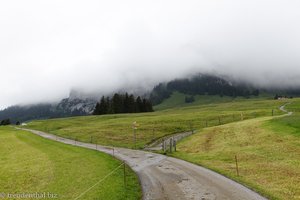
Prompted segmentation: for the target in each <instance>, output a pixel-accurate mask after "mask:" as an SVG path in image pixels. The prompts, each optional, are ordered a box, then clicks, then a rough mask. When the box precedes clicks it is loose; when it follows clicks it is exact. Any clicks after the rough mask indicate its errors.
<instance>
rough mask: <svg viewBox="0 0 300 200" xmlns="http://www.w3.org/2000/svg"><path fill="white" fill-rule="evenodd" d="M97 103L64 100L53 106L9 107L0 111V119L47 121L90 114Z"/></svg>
mask: <svg viewBox="0 0 300 200" xmlns="http://www.w3.org/2000/svg"><path fill="white" fill-rule="evenodd" d="M96 103H97V101H96V100H93V99H79V98H70V97H69V98H66V99H63V100H61V101H60V102H59V103H54V104H49V103H45V104H35V105H26V106H11V107H8V108H6V109H4V110H2V111H0V120H1V119H7V118H9V119H11V121H12V123H15V122H17V121H19V122H26V121H30V120H34V119H49V118H57V117H70V116H80V115H88V114H91V113H92V111H93V110H94V108H95V105H96Z"/></svg>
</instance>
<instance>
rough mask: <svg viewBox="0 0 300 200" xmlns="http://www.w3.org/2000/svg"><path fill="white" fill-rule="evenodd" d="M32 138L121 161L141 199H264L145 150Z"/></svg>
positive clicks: (207, 172)
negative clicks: (135, 178) (135, 179)
mask: <svg viewBox="0 0 300 200" xmlns="http://www.w3.org/2000/svg"><path fill="white" fill-rule="evenodd" d="M23 130H27V131H30V132H32V133H34V134H36V135H40V136H42V137H44V138H48V139H51V140H57V141H59V142H63V143H66V144H71V145H76V146H81V147H85V148H89V149H94V150H98V151H101V152H105V153H108V154H111V155H112V154H114V156H115V157H117V158H118V159H121V160H124V161H125V162H126V163H127V164H128V165H129V166H130V167H131V168H132V169H133V170H134V171H135V172H136V173H137V174H138V176H139V178H140V180H141V184H142V189H143V199H145V200H150V199H157V200H158V199H159V200H160V199H174V200H181V199H182V200H183V199H195V200H196V199H197V200H198V199H199V200H208V199H220V200H226V199H228V200H242V199H245V200H246V199H265V198H264V197H261V196H260V195H258V194H257V193H255V192H253V191H252V190H249V189H248V188H246V187H244V186H242V185H240V184H238V183H236V182H234V181H232V180H230V179H228V178H225V177H224V176H221V175H219V174H217V173H215V172H213V171H211V170H208V169H205V168H203V167H200V166H197V165H194V164H191V163H188V162H185V161H183V160H179V159H176V158H171V157H167V156H164V155H160V154H155V153H150V152H146V151H138V150H131V149H124V148H115V149H114V150H113V149H112V148H110V147H104V146H99V145H97V146H96V145H95V144H88V143H82V142H75V141H74V140H70V139H65V138H61V137H57V136H55V135H51V134H47V133H44V132H41V131H35V130H29V129H23Z"/></svg>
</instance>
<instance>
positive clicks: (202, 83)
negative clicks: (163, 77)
mask: <svg viewBox="0 0 300 200" xmlns="http://www.w3.org/2000/svg"><path fill="white" fill-rule="evenodd" d="M179 93H180V94H181V95H179ZM260 94H264V96H265V95H267V96H269V97H270V96H273V97H274V96H275V95H276V94H279V95H283V96H299V95H300V89H299V88H273V87H272V86H269V88H263V87H255V86H254V85H251V84H248V83H245V82H241V81H234V80H230V78H223V77H219V76H215V75H209V74H197V75H195V76H193V77H191V78H184V79H175V80H172V81H169V82H164V83H160V84H158V85H157V86H155V87H154V89H153V90H152V92H151V93H150V100H151V101H152V103H153V105H155V109H156V110H157V109H162V108H164V107H172V106H177V105H179V104H182V103H192V102H194V101H196V100H197V101H198V102H202V103H209V102H210V101H211V100H213V101H215V100H217V101H218V102H219V101H228V100H230V99H235V98H240V97H243V98H251V97H258V96H260ZM205 95H208V96H215V97H213V98H212V97H211V98H200V96H205ZM197 96H198V97H197ZM216 96H219V97H226V98H217V97H216ZM199 98H200V99H199ZM208 99H209V100H208ZM200 100H201V101H200ZM160 104H162V105H160Z"/></svg>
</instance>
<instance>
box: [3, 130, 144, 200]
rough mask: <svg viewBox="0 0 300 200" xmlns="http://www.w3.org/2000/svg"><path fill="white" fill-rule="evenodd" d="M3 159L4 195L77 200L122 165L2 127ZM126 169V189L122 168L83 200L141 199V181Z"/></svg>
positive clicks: (98, 154) (103, 157)
mask: <svg viewBox="0 0 300 200" xmlns="http://www.w3.org/2000/svg"><path fill="white" fill-rule="evenodd" d="M0 158H1V160H0V192H1V193H5V194H21V193H26V194H30V193H36V192H37V193H43V192H46V194H47V193H48V192H49V193H51V194H55V195H57V198H56V199H75V198H76V197H78V196H79V195H80V194H81V193H83V192H84V191H86V190H87V189H88V188H90V187H91V186H93V185H94V184H95V183H97V182H98V181H99V180H100V179H102V178H103V177H105V176H106V175H107V174H108V173H110V172H111V171H112V170H113V169H115V168H116V167H118V166H120V165H121V164H122V163H121V162H120V161H118V160H116V159H114V158H113V157H111V156H109V155H106V154H104V153H100V152H98V151H93V150H88V149H84V148H80V147H74V146H71V145H66V144H62V143H59V142H55V141H51V140H48V139H44V138H42V137H39V136H36V135H34V134H32V133H28V132H26V131H21V130H16V129H14V128H12V127H1V128H0ZM126 169H127V172H126V173H127V186H126V187H124V182H123V178H124V176H123V168H122V167H121V168H119V169H118V170H116V171H115V172H114V173H113V174H112V175H111V176H110V177H108V178H107V179H105V180H104V181H103V182H101V183H100V184H98V185H96V186H95V187H94V188H93V189H91V190H90V191H89V192H87V193H86V194H85V195H83V196H82V197H81V198H79V200H80V199H111V200H116V199H122V200H123V199H140V198H141V189H140V185H139V181H138V178H137V176H136V175H135V174H134V173H133V172H132V171H131V170H130V168H129V167H127V168H126ZM4 199H5V198H4ZM10 199H12V198H10ZM13 199H14V198H13ZM31 199H32V198H31ZM46 199H50V198H46ZM52 199H53V198H52Z"/></svg>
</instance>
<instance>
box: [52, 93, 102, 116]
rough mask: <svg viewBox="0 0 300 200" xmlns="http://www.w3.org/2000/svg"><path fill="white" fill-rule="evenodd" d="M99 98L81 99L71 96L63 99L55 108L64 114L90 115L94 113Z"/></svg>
mask: <svg viewBox="0 0 300 200" xmlns="http://www.w3.org/2000/svg"><path fill="white" fill-rule="evenodd" d="M96 103H97V100H95V99H90V98H86V99H79V98H74V97H69V98H66V99H63V100H61V101H60V102H59V103H58V104H57V106H56V108H55V110H56V111H57V112H60V113H62V114H66V115H70V116H74V115H88V114H92V112H93V110H94V108H95V106H96Z"/></svg>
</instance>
